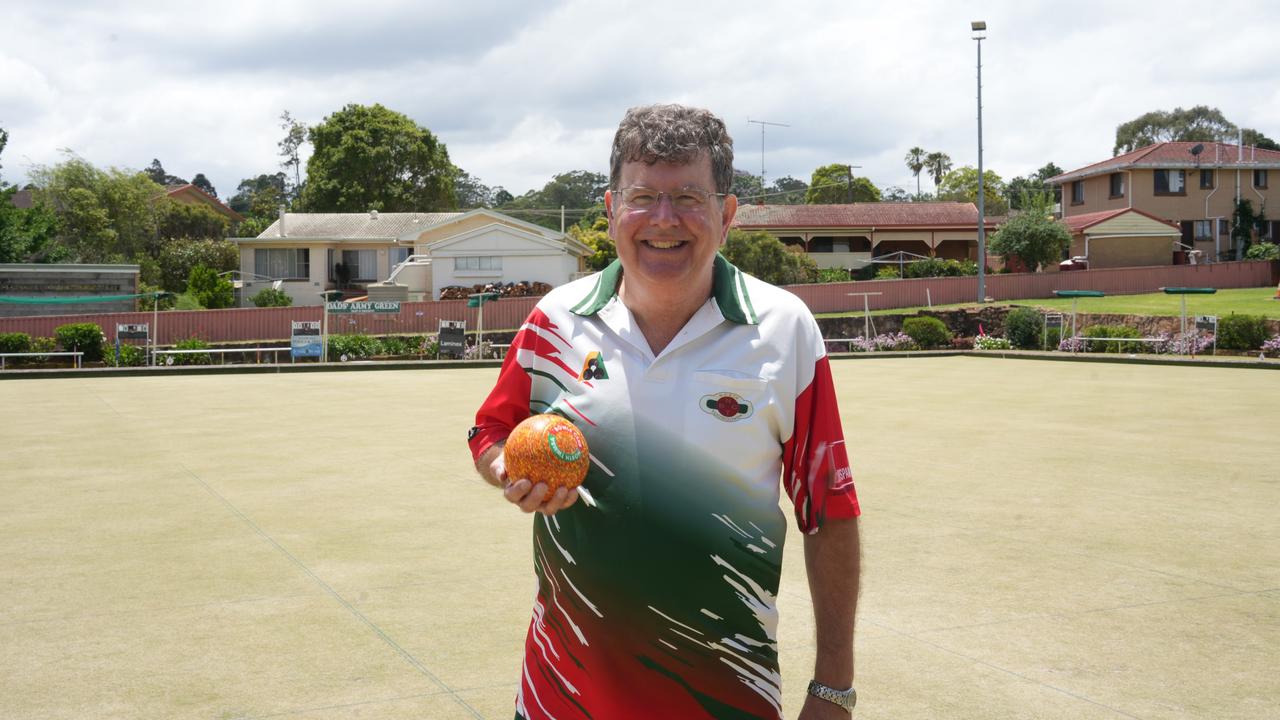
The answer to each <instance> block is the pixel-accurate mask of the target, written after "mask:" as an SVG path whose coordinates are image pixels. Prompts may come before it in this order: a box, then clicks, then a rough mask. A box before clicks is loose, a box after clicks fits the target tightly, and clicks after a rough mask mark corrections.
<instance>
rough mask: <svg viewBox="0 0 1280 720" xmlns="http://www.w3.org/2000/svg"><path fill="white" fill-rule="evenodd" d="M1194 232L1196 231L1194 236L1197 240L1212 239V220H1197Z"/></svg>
mask: <svg viewBox="0 0 1280 720" xmlns="http://www.w3.org/2000/svg"><path fill="white" fill-rule="evenodd" d="M1195 233H1196V234H1195V238H1196V239H1197V240H1212V239H1213V221H1212V220H1197V221H1196V230H1195Z"/></svg>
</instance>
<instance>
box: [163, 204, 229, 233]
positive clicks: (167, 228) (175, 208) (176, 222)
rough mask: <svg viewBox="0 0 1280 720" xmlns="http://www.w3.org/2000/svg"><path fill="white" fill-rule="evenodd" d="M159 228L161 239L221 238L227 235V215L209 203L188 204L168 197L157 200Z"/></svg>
mask: <svg viewBox="0 0 1280 720" xmlns="http://www.w3.org/2000/svg"><path fill="white" fill-rule="evenodd" d="M157 209H158V211H159V212H158V214H157V220H156V223H157V229H156V232H157V234H158V235H159V237H160V239H161V240H170V239H172V238H206V239H211V240H221V239H223V238H225V237H226V236H227V229H228V225H229V224H230V223H229V222H228V221H227V218H226V216H225V215H222V214H221V213H219V212H217V211H215V210H214V209H213V208H211V207H209V206H208V205H188V204H186V203H180V202H174V201H173V200H169V199H168V198H163V199H161V200H158V201H157Z"/></svg>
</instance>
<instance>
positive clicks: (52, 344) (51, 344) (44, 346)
mask: <svg viewBox="0 0 1280 720" xmlns="http://www.w3.org/2000/svg"><path fill="white" fill-rule="evenodd" d="M57 351H58V341H57V340H54V339H53V338H51V337H33V338H31V350H30V352H33V353H40V352H49V353H51V352H57ZM29 360H30V361H31V362H37V363H42V362H49V356H48V355H37V356H35V357H33V358H29Z"/></svg>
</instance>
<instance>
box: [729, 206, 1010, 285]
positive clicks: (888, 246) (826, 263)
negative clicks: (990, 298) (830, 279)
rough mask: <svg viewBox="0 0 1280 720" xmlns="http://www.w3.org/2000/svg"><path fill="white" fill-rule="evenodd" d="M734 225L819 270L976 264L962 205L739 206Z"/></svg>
mask: <svg viewBox="0 0 1280 720" xmlns="http://www.w3.org/2000/svg"><path fill="white" fill-rule="evenodd" d="M733 225H734V227H737V228H740V229H742V230H763V231H765V232H767V233H769V234H770V235H773V236H774V237H776V238H778V239H779V240H781V241H782V242H783V243H784V244H786V245H794V246H798V247H801V248H803V249H804V251H805V252H806V253H808V255H809V257H811V258H813V260H814V262H815V263H817V265H818V267H820V268H845V269H847V270H856V269H859V268H862V267H865V266H866V265H868V264H870V263H871V262H872V261H873V260H874V259H875V258H879V257H882V256H885V255H889V254H892V253H897V252H905V253H911V254H914V255H920V256H924V257H938V258H945V259H952V260H975V261H976V260H977V259H978V208H976V207H974V205H973V203H966V202H927V203H894V202H880V203H852V204H848V205H741V206H739V207H738V215H737V217H736V218H734V221H733ZM985 226H986V231H987V232H988V233H991V232H993V231H994V230H995V229H996V227H997V223H996V222H995V220H994V218H990V217H989V218H986V221H985Z"/></svg>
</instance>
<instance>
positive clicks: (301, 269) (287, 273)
mask: <svg viewBox="0 0 1280 720" xmlns="http://www.w3.org/2000/svg"><path fill="white" fill-rule="evenodd" d="M253 272H254V273H256V274H258V275H261V276H263V277H269V278H271V279H272V280H306V279H307V278H309V277H310V276H311V252H310V250H308V249H307V248H257V249H254V251H253Z"/></svg>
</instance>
